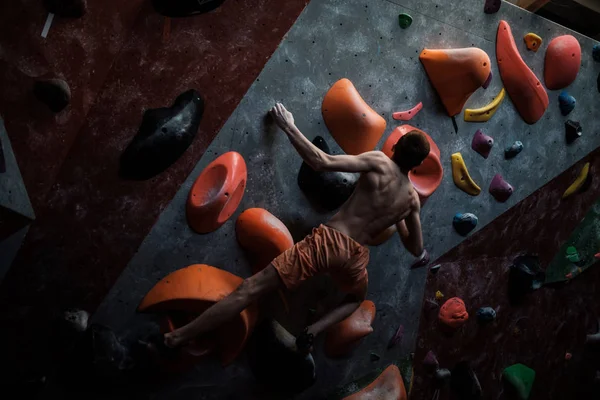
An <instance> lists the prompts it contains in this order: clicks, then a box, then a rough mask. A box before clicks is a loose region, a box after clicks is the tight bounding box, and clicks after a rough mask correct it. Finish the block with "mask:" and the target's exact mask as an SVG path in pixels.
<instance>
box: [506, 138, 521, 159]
mask: <svg viewBox="0 0 600 400" xmlns="http://www.w3.org/2000/svg"><path fill="white" fill-rule="evenodd" d="M522 150H523V143H521V142H520V141H518V140H517V141H516V142H514V143H513V144H512V145H510V146H509V147H507V148H506V149H504V158H506V159H507V160H508V159H511V158H514V157H516V156H517V154H519V153H520V152H521V151H522Z"/></svg>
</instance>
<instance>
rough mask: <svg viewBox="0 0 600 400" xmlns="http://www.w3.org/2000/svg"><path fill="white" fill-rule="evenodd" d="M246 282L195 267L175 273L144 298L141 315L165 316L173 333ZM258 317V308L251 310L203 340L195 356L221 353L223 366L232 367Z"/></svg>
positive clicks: (196, 265)
mask: <svg viewBox="0 0 600 400" xmlns="http://www.w3.org/2000/svg"><path fill="white" fill-rule="evenodd" d="M242 281H243V279H242V278H240V277H239V276H236V275H233V274H232V273H230V272H227V271H225V270H222V269H218V268H215V267H211V266H209V265H205V264H194V265H190V266H189V267H186V268H182V269H179V270H177V271H174V272H172V273H170V274H168V275H167V276H165V277H164V278H163V279H161V280H160V281H159V282H158V283H157V284H156V285H154V287H153V288H152V289H150V291H149V292H148V293H147V294H146V296H144V298H143V299H142V301H141V303H140V305H139V306H138V311H139V312H144V313H160V314H165V318H166V324H165V330H167V331H170V330H173V329H175V328H178V327H180V326H183V325H185V324H187V323H188V322H190V321H191V320H192V319H193V318H195V317H196V316H198V315H199V314H201V313H202V312H204V310H206V308H207V307H208V306H210V305H211V304H213V303H216V302H217V301H220V300H222V299H223V298H225V297H226V296H228V295H229V294H231V293H232V292H233V291H234V290H235V289H236V288H237V287H238V286H239V285H240V284H241V283H242ZM257 316H258V309H257V307H256V305H255V304H252V305H250V306H248V307H247V308H246V309H245V310H243V311H242V312H240V313H239V314H238V315H237V316H236V317H235V318H234V319H233V320H231V321H230V322H227V323H225V324H224V325H223V326H222V327H220V328H217V329H216V330H215V334H214V335H210V336H202V337H201V338H198V339H197V340H196V341H195V343H194V344H191V345H190V346H191V348H193V350H194V353H196V354H201V355H205V354H207V353H208V352H210V351H220V354H221V362H222V363H223V364H224V365H227V364H229V363H231V362H232V361H233V360H234V359H235V358H236V357H237V355H238V354H239V353H240V352H241V351H242V349H243V348H244V345H245V344H246V340H247V339H248V338H249V337H250V334H251V333H252V330H253V328H254V324H255V322H256V319H257Z"/></svg>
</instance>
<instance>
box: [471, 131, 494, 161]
mask: <svg viewBox="0 0 600 400" xmlns="http://www.w3.org/2000/svg"><path fill="white" fill-rule="evenodd" d="M492 146H494V139H493V138H492V137H491V136H488V135H486V134H484V133H483V131H482V130H481V129H477V132H475V135H473V140H472V141H471V148H472V149H473V150H475V151H476V152H477V153H479V154H480V155H481V156H482V157H483V158H488V156H489V155H490V151H491V150H492Z"/></svg>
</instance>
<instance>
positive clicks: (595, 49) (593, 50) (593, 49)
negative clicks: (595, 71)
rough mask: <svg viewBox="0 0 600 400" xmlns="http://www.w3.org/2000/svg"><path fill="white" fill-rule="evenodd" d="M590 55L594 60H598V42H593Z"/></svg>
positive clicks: (599, 53) (599, 48)
mask: <svg viewBox="0 0 600 400" xmlns="http://www.w3.org/2000/svg"><path fill="white" fill-rule="evenodd" d="M592 57H593V58H594V61H597V62H600V44H595V45H594V47H593V48H592Z"/></svg>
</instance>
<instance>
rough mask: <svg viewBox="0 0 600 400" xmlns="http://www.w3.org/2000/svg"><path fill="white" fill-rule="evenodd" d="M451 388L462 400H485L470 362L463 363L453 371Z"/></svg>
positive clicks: (457, 365)
mask: <svg viewBox="0 0 600 400" xmlns="http://www.w3.org/2000/svg"><path fill="white" fill-rule="evenodd" d="M450 388H451V389H452V391H453V392H454V393H455V394H456V396H457V398H459V399H461V400H479V399H481V398H483V393H482V390H481V385H480V384H479V379H477V375H475V372H474V371H473V369H472V368H471V366H470V365H469V363H468V362H466V361H461V362H459V363H458V364H456V366H455V367H454V369H452V377H451V378H450Z"/></svg>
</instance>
